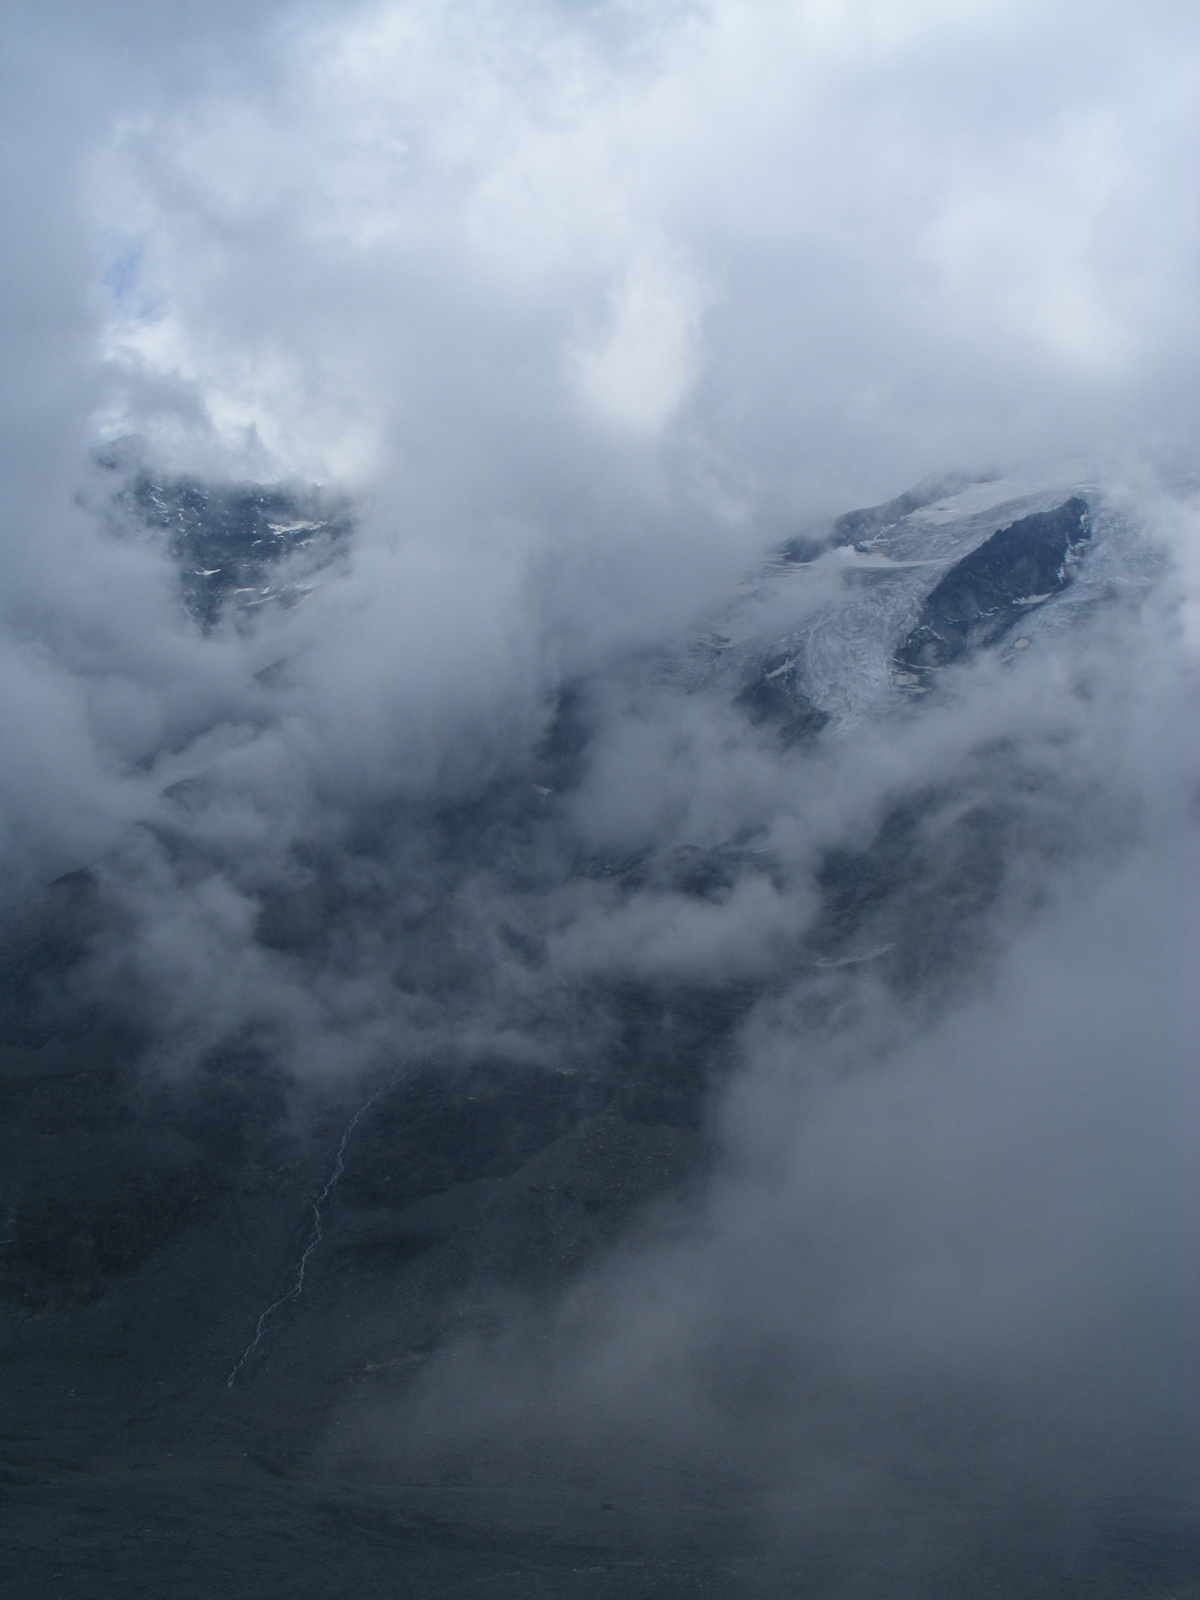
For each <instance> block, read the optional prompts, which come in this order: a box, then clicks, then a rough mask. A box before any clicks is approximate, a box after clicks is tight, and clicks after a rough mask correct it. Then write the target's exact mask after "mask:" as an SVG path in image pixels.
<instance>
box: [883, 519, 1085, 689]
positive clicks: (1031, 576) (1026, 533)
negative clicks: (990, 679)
mask: <svg viewBox="0 0 1200 1600" xmlns="http://www.w3.org/2000/svg"><path fill="white" fill-rule="evenodd" d="M1090 537H1091V527H1090V522H1089V510H1088V504H1087V501H1086V500H1082V499H1080V498H1079V496H1078V495H1074V496H1072V497H1071V499H1070V500H1067V501H1066V502H1064V504H1063V505H1061V506H1059V507H1057V509H1056V510H1054V511H1043V512H1038V513H1036V514H1035V515H1033V516H1029V517H1022V518H1021V520H1020V521H1019V522H1014V523H1012V524H1011V525H1010V526H1009V527H1007V528H1000V529H998V530H997V531H996V532H995V533H994V534H992V536H991V538H990V539H986V540H985V541H984V543H983V544H981V545H980V546H979V547H978V548H977V549H975V550H972V551H971V553H970V555H967V556H964V557H963V559H962V560H961V561H959V562H958V563H957V564H956V565H955V566H953V567H952V568H951V569H950V571H949V572H948V573H947V574H946V575H945V577H944V578H943V579H942V580H941V582H940V583H939V584H938V585H937V587H936V588H935V589H934V590H933V592H932V593H931V594H930V595H929V596H928V598H927V599H926V601H925V603H924V605H923V606H922V607H921V615H920V618H919V620H918V622H917V625H916V627H915V628H914V629H913V630H912V632H911V633H910V634H909V635H908V637H907V638H906V639H905V641H904V643H903V644H902V645H901V646H900V648H899V649H898V650H897V651H896V656H895V659H896V662H897V664H898V665H899V666H901V667H903V668H905V669H907V670H908V671H909V672H913V673H917V674H922V673H927V672H928V671H929V670H930V669H932V668H937V667H945V666H949V665H950V664H951V663H952V662H954V661H959V660H961V659H962V658H963V657H964V656H966V655H968V654H969V653H970V652H971V651H972V650H976V649H979V648H981V647H983V646H987V645H992V644H996V643H997V642H998V641H999V640H1000V639H1002V638H1003V637H1004V635H1005V634H1006V633H1008V631H1009V630H1010V629H1011V628H1013V627H1014V626H1015V625H1016V624H1017V622H1018V621H1019V620H1020V619H1021V617H1022V616H1023V615H1024V614H1025V612H1026V609H1027V608H1028V607H1029V606H1031V605H1037V604H1039V603H1040V602H1041V601H1042V600H1045V599H1048V598H1049V597H1050V596H1052V595H1055V594H1058V593H1061V591H1062V590H1063V589H1065V588H1066V587H1067V585H1068V584H1069V583H1070V581H1071V575H1070V563H1071V561H1072V560H1073V559H1074V558H1076V557H1077V556H1078V554H1079V551H1080V546H1081V545H1083V544H1084V543H1085V542H1086V541H1087V540H1088V539H1089V538H1090Z"/></svg>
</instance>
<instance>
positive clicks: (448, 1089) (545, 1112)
mask: <svg viewBox="0 0 1200 1600" xmlns="http://www.w3.org/2000/svg"><path fill="white" fill-rule="evenodd" d="M581 1098H582V1097H581V1091H580V1086H579V1085H578V1083H577V1082H576V1081H575V1080H574V1079H572V1078H567V1077H563V1076H561V1075H560V1074H557V1073H547V1072H537V1071H531V1070H530V1069H529V1068H528V1067H516V1066H510V1065H507V1064H505V1063H503V1062H498V1063H490V1062H480V1063H478V1064H476V1065H475V1066H473V1067H472V1068H471V1069H470V1070H463V1071H459V1072H455V1071H453V1070H452V1069H446V1068H442V1069H441V1070H438V1069H435V1068H427V1069H425V1070H424V1071H422V1072H419V1073H417V1074H416V1075H415V1076H414V1077H411V1078H407V1079H405V1080H404V1081H403V1082H402V1083H399V1084H397V1086H396V1087H395V1088H394V1089H392V1090H390V1091H389V1092H388V1093H387V1094H386V1095H384V1096H382V1097H381V1098H380V1100H379V1102H378V1104H377V1106H376V1107H375V1108H374V1110H373V1112H372V1115H371V1117H370V1120H369V1121H366V1122H365V1123H364V1126H363V1128H362V1130H361V1132H360V1133H359V1135H358V1138H357V1140H356V1144H355V1151H354V1162H353V1165H352V1167H351V1168H350V1169H349V1170H348V1171H347V1173H346V1176H345V1179H344V1180H343V1182H342V1193H343V1194H344V1196H345V1197H346V1199H347V1200H349V1201H352V1202H353V1203H354V1204H357V1205H385V1206H400V1205H407V1204H408V1203H409V1202H411V1201H413V1200H419V1199H421V1198H423V1197H424V1196H426V1195H431V1194H440V1193H442V1192H443V1191H444V1190H446V1189H450V1188H453V1187H454V1185H455V1184H458V1183H469V1182H473V1181H474V1180H475V1179H477V1178H500V1177H504V1176H506V1175H507V1174H508V1173H510V1172H515V1171H516V1170H517V1168H518V1167H520V1166H522V1165H523V1164H524V1163H525V1162H526V1161H528V1160H529V1158H530V1157H531V1156H533V1155H536V1154H537V1152H538V1151H539V1150H542V1149H544V1148H545V1147H546V1146H547V1145H548V1144H552V1143H553V1142H554V1140H555V1139H557V1138H559V1137H561V1135H562V1134H564V1133H565V1132H566V1131H567V1129H568V1128H570V1127H571V1126H572V1125H573V1124H574V1123H575V1122H576V1121H578V1120H579V1118H580V1116H581V1115H582V1114H583V1109H582V1107H581V1104H580V1102H581Z"/></svg>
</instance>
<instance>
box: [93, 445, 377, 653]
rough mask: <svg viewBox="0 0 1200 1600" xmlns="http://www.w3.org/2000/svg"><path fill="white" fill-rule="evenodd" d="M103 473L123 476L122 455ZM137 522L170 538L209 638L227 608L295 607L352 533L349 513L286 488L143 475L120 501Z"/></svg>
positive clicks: (189, 601)
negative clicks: (311, 580) (215, 484)
mask: <svg viewBox="0 0 1200 1600" xmlns="http://www.w3.org/2000/svg"><path fill="white" fill-rule="evenodd" d="M100 465H101V466H104V467H108V468H110V469H111V470H114V471H115V470H117V469H118V468H119V467H120V466H122V465H123V463H122V461H121V460H120V458H119V457H118V456H114V457H112V458H111V459H110V458H102V460H101V462H100ZM118 504H119V505H120V506H121V508H122V510H123V511H124V513H125V514H126V515H127V516H129V517H131V518H132V519H133V520H134V521H135V522H136V523H140V524H141V525H142V526H143V527H145V528H147V529H150V530H151V531H153V532H155V533H157V534H160V535H162V536H163V537H165V539H166V542H167V547H168V549H169V551H170V553H171V556H172V558H173V559H174V561H175V562H176V564H177V565H178V567H179V578H180V587H181V591H182V597H183V603H184V606H185V607H186V609H187V611H188V612H189V614H190V615H191V616H192V617H193V618H194V620H195V621H196V622H197V623H198V624H199V626H200V627H201V628H202V629H203V630H204V631H205V632H208V631H210V630H211V629H212V628H213V627H214V626H215V625H216V623H217V619H218V618H219V617H220V615H221V612H222V610H223V609H224V607H225V606H226V605H227V604H232V605H233V607H234V608H235V609H237V610H241V611H252V610H253V609H255V608H256V607H258V606H261V605H264V604H266V603H268V602H269V601H271V600H275V601H277V602H282V603H285V604H286V603H289V602H292V601H294V600H295V599H296V598H298V596H299V595H300V594H301V593H303V585H304V580H305V579H306V578H308V577H311V575H312V574H313V573H315V572H317V571H319V570H320V569H321V568H323V567H326V566H328V565H329V563H330V562H331V561H332V560H334V559H335V557H336V556H337V555H338V553H339V552H340V550H341V549H342V548H343V547H344V545H345V542H346V540H347V538H348V536H349V534H350V531H351V520H350V516H349V513H348V510H347V508H346V506H344V505H342V504H340V503H337V502H334V501H331V500H329V499H327V498H326V497H325V496H322V495H321V494H319V493H318V492H317V491H315V490H296V489H289V488H286V487H284V486H282V485H277V486H274V487H264V486H262V485H258V484H254V485H246V486H244V487H242V486H238V485H230V486H227V487H220V488H214V487H211V486H208V485H205V484H202V483H199V482H196V481H195V480H193V479H190V478H177V479H170V480H163V481H156V480H155V479H153V478H151V477H150V476H149V475H148V474H147V473H145V472H144V471H137V472H136V473H135V474H134V475H133V476H132V478H131V479H130V480H129V481H128V483H127V484H126V485H125V487H124V488H123V490H122V491H121V493H120V494H119V495H118Z"/></svg>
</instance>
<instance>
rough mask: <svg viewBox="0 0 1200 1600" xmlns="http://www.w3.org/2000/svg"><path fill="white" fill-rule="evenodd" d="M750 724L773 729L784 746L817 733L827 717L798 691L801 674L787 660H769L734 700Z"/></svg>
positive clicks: (771, 657)
mask: <svg viewBox="0 0 1200 1600" xmlns="http://www.w3.org/2000/svg"><path fill="white" fill-rule="evenodd" d="M734 699H735V702H736V704H738V705H740V706H741V707H742V708H743V710H744V711H745V712H746V714H747V715H748V716H749V718H750V720H751V722H754V723H758V724H765V725H767V726H771V727H774V728H775V729H776V730H777V731H778V733H779V736H780V738H781V739H782V740H783V742H784V744H786V745H794V744H800V743H802V742H803V741H804V740H806V739H811V738H813V737H814V735H816V734H818V733H820V731H821V729H822V728H823V727H824V726H825V725H826V723H827V722H828V721H829V717H828V716H827V715H826V713H825V712H824V711H822V710H821V709H820V708H819V707H818V706H815V705H813V703H812V701H811V700H810V699H809V698H808V696H807V695H806V694H805V693H804V691H803V689H802V688H801V687H800V670H799V667H798V665H797V663H796V661H795V660H793V659H790V658H789V657H787V656H779V655H775V656H770V657H768V658H767V660H766V661H764V662H762V664H761V665H760V666H759V668H758V671H757V672H756V674H755V675H754V677H752V678H751V679H750V681H749V683H747V684H746V685H745V687H744V688H743V689H742V690H740V692H739V693H738V694H737V695H735V696H734Z"/></svg>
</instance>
